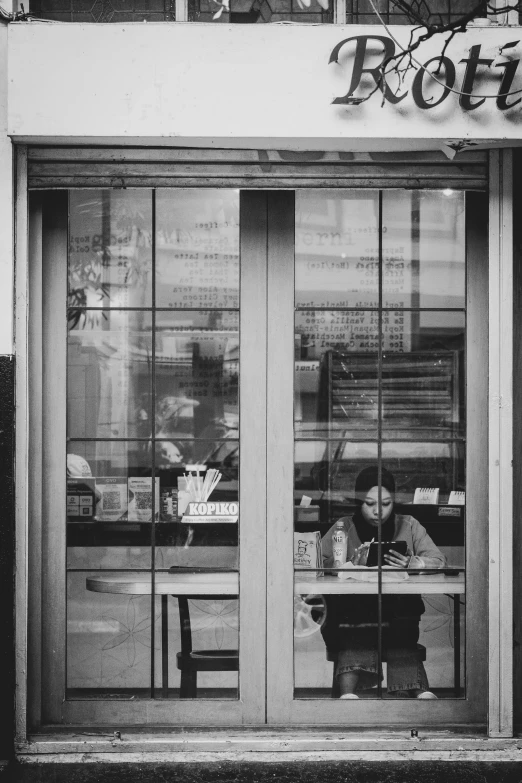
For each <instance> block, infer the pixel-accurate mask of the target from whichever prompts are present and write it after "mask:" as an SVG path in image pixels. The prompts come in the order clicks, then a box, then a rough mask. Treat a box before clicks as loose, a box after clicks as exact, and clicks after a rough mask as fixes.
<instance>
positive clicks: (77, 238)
mask: <svg viewBox="0 0 522 783" xmlns="http://www.w3.org/2000/svg"><path fill="white" fill-rule="evenodd" d="M69 210H70V212H69V307H74V308H76V307H147V306H150V304H151V279H152V275H151V273H152V191H150V190H89V191H86V190H71V191H70V193H69Z"/></svg>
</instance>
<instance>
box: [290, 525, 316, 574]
mask: <svg viewBox="0 0 522 783" xmlns="http://www.w3.org/2000/svg"><path fill="white" fill-rule="evenodd" d="M322 565H323V558H322V554H321V534H320V533H319V531H318V530H316V531H314V532H313V533H294V566H295V567H296V568H322Z"/></svg>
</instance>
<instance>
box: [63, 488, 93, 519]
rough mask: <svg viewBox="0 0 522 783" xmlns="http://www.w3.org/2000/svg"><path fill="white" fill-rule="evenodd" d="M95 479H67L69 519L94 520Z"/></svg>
mask: <svg viewBox="0 0 522 783" xmlns="http://www.w3.org/2000/svg"><path fill="white" fill-rule="evenodd" d="M94 486H95V485H94V479H93V478H70V479H67V521H68V522H92V521H93V520H94V498H95V491H94Z"/></svg>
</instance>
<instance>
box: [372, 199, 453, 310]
mask: <svg viewBox="0 0 522 783" xmlns="http://www.w3.org/2000/svg"><path fill="white" fill-rule="evenodd" d="M382 219H383V237H382V243H383V261H384V264H383V306H384V307H423V308H424V307H441V308H450V307H453V308H454V307H462V308H463V307H465V298H466V274H465V273H466V263H465V262H466V256H465V235H464V230H465V226H464V193H463V192H462V191H452V190H444V191H419V190H410V191H408V190H399V191H393V192H391V191H387V192H384V193H383V217H382Z"/></svg>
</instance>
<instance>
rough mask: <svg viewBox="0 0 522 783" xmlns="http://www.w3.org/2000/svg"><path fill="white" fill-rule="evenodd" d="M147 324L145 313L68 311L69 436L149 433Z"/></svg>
mask: <svg viewBox="0 0 522 783" xmlns="http://www.w3.org/2000/svg"><path fill="white" fill-rule="evenodd" d="M151 325H152V320H151V315H150V313H148V312H144V311H132V310H131V311H129V310H105V311H103V310H82V311H77V310H70V311H69V336H68V346H67V362H68V365H67V366H68V372H67V426H68V434H69V437H71V438H111V437H112V438H135V437H147V436H148V434H147V433H145V434H144V427H143V422H144V421H147V420H150V405H151V391H152V388H151V374H152V334H151Z"/></svg>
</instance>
